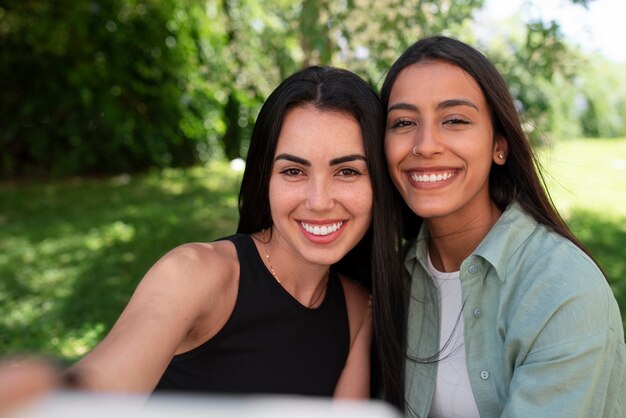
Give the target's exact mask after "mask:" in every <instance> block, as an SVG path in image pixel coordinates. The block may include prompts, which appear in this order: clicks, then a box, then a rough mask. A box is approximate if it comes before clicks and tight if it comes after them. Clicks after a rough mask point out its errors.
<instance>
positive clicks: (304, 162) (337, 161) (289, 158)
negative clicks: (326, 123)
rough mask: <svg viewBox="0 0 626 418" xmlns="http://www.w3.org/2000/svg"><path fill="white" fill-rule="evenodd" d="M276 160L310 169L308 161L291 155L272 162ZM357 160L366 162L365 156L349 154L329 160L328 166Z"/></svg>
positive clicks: (278, 157)
mask: <svg viewBox="0 0 626 418" xmlns="http://www.w3.org/2000/svg"><path fill="white" fill-rule="evenodd" d="M278 160H287V161H292V162H294V163H298V164H302V165H303V166H306V167H310V166H311V162H310V161H308V160H305V159H304V158H300V157H296V156H295V155H292V154H280V155H277V156H276V158H274V161H278ZM357 160H363V161H367V159H366V158H365V156H363V155H361V154H350V155H344V156H343V157H337V158H333V159H332V160H330V162H329V163H328V165H331V166H332V165H337V164H341V163H345V162H348V161H357Z"/></svg>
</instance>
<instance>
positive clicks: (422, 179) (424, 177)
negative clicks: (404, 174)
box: [411, 171, 456, 183]
mask: <svg viewBox="0 0 626 418" xmlns="http://www.w3.org/2000/svg"><path fill="white" fill-rule="evenodd" d="M455 174H456V172H455V171H444V172H443V173H436V174H435V173H430V174H418V173H411V180H413V181H414V182H416V183H436V182H438V181H445V180H448V179H449V178H452V177H454V175H455Z"/></svg>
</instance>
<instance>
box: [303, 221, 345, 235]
mask: <svg viewBox="0 0 626 418" xmlns="http://www.w3.org/2000/svg"><path fill="white" fill-rule="evenodd" d="M300 224H301V225H302V228H304V230H305V231H306V232H308V233H309V234H313V235H318V236H324V235H328V234H332V233H333V232H336V231H337V230H338V229H339V228H341V226H342V225H343V222H337V223H334V224H329V225H311V224H307V223H305V222H300Z"/></svg>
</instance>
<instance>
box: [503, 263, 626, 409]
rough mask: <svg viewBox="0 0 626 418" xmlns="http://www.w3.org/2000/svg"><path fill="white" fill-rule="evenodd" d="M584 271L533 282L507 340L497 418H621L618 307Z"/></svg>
mask: <svg viewBox="0 0 626 418" xmlns="http://www.w3.org/2000/svg"><path fill="white" fill-rule="evenodd" d="M585 264H587V263H585V262H583V263H582V264H581V263H576V262H573V263H572V264H571V265H569V266H561V267H560V269H559V270H560V271H558V272H555V271H554V268H552V272H550V271H547V270H550V268H548V267H546V270H544V274H547V275H548V276H551V277H549V278H547V279H546V280H538V281H537V282H536V284H535V285H534V286H533V288H532V289H531V290H530V291H529V292H528V293H527V294H526V297H525V298H524V301H523V303H522V304H521V306H520V308H519V309H518V310H517V314H520V315H521V317H519V318H518V320H516V321H513V322H514V323H515V324H516V325H513V326H512V327H511V329H509V332H508V335H507V337H506V338H507V339H510V341H508V344H506V345H507V347H508V349H509V351H510V352H509V356H508V358H509V359H510V360H511V362H510V364H511V365H513V367H514V368H513V373H512V377H511V381H510V385H509V397H508V400H507V401H506V403H505V405H504V409H503V413H502V415H501V417H506V418H513V417H530V416H532V417H557V416H560V417H570V418H576V417H580V418H583V417H623V416H624V407H623V403H624V399H625V396H624V393H625V388H624V380H625V378H624V376H625V368H624V356H625V348H624V337H623V328H622V327H623V326H622V322H621V317H620V313H619V308H618V306H617V303H616V302H615V298H614V297H613V294H612V292H611V290H610V288H609V286H608V284H607V283H606V282H605V279H604V277H603V276H602V274H601V273H600V272H599V271H598V270H597V269H596V268H595V266H589V265H588V264H587V265H585ZM589 267H591V268H589ZM553 274H554V275H553ZM544 279H545V276H544ZM513 352H514V353H515V354H513Z"/></svg>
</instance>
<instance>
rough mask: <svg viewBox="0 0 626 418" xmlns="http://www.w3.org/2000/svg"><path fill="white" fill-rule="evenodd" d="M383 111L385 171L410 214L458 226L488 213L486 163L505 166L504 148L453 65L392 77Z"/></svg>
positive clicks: (471, 85) (467, 80)
mask: <svg viewBox="0 0 626 418" xmlns="http://www.w3.org/2000/svg"><path fill="white" fill-rule="evenodd" d="M387 110H388V114H387V125H386V131H385V154H386V156H387V162H388V164H389V170H390V174H391V177H392V179H393V182H394V184H395V185H396V187H397V188H398V190H399V191H400V194H401V195H402V197H403V198H404V200H405V201H406V203H407V204H408V206H409V207H410V208H411V209H412V210H413V212H415V213H416V214H417V215H418V216H421V217H423V218H425V219H426V221H427V222H429V221H432V220H433V219H445V220H446V221H447V222H449V221H451V220H456V221H457V222H462V223H467V220H468V219H472V220H476V219H479V218H480V217H481V216H482V214H483V213H487V212H488V208H489V207H490V206H491V205H493V203H492V202H491V199H490V197H489V182H488V179H489V171H490V169H491V164H492V163H493V162H495V163H496V164H503V163H504V161H505V158H506V151H507V150H506V141H504V140H494V134H493V128H492V123H491V117H490V109H489V107H488V105H487V103H486V100H485V97H484V95H483V93H482V91H481V89H480V87H479V86H478V84H477V83H476V81H475V80H474V79H473V78H472V77H471V76H470V75H469V74H467V73H466V72H465V71H463V70H462V69H460V68H459V67H457V66H454V65H451V64H448V63H446V62H443V61H422V62H419V63H417V64H413V65H411V66H408V67H406V68H405V69H403V70H402V71H401V72H400V73H399V74H398V77H397V78H396V80H395V82H394V84H393V87H392V89H391V94H390V96H389V106H388V109H387ZM500 156H502V157H504V158H501V157H500Z"/></svg>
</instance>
